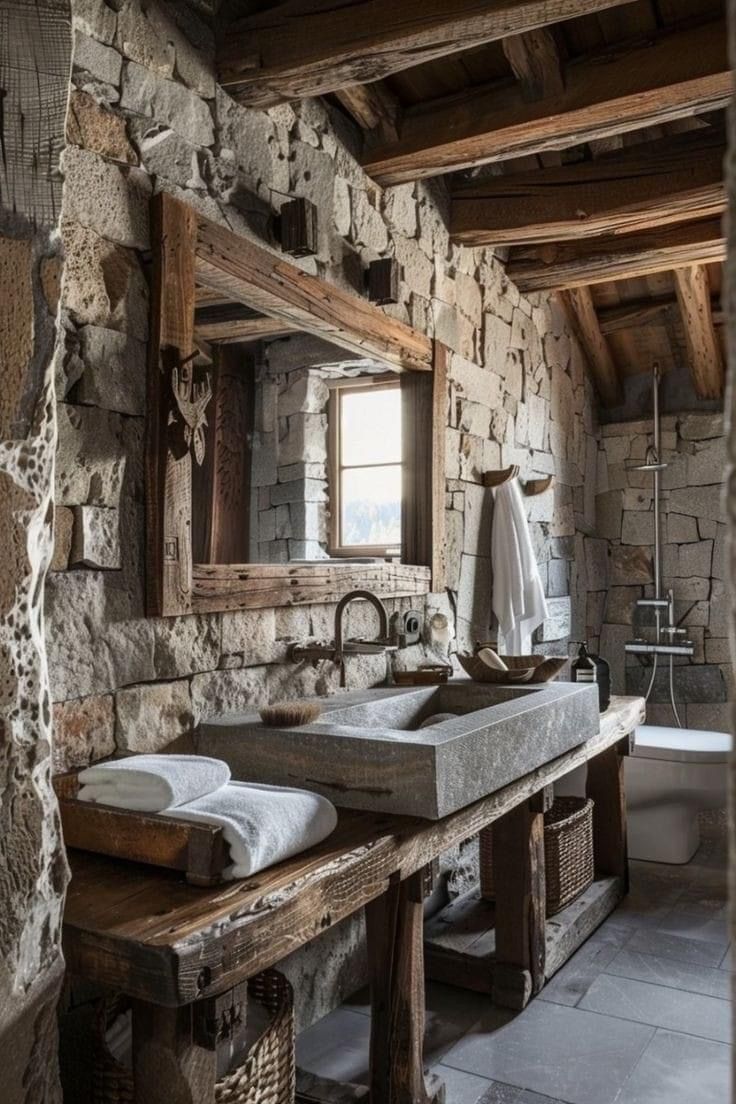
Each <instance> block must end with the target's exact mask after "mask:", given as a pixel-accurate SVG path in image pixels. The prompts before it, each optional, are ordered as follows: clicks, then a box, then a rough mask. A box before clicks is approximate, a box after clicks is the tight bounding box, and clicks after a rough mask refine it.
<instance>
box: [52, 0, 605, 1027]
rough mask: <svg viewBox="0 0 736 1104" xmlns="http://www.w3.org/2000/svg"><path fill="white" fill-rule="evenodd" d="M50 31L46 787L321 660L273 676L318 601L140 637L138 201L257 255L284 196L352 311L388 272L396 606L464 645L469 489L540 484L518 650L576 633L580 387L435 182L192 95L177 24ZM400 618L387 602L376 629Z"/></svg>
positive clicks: (298, 121)
mask: <svg viewBox="0 0 736 1104" xmlns="http://www.w3.org/2000/svg"><path fill="white" fill-rule="evenodd" d="M74 12H75V28H76V32H75V47H74V49H75V52H74V68H73V73H72V84H73V88H72V93H71V105H70V116H69V126H68V134H67V139H68V144H67V148H66V150H65V153H64V170H65V181H66V183H65V194H64V206H63V214H62V223H61V229H62V235H63V239H64V243H65V248H66V252H67V257H68V261H67V265H66V269H65V278H64V284H63V289H62V307H63V316H62V324H63V327H64V336H65V357H64V360H63V363H62V364H61V365H60V370H59V373H58V377H57V387H58V399H59V405H58V423H59V447H58V452H57V472H56V502H57V507H56V527H57V547H56V553H55V558H54V565H53V567H54V571H53V572H52V574H51V576H50V578H49V582H48V585H47V590H46V613H47V625H48V646H49V670H50V676H51V685H52V692H53V698H54V702H55V705H54V719H55V725H56V734H55V741H54V758H55V764H56V767H57V769H64V768H66V767H71V766H79V765H82V764H86V763H88V762H90V761H94V760H98V759H101V758H103V757H105V756H109V755H111V754H113V753H115V752H116V751H118V752H128V751H149V750H155V749H158V748H161V747H163V746H165V745H167V744H169V743H170V742H171V741H173V740H176V739H179V738H181V737H185V736H186V734H187V733H189V732H190V731H191V730H192V727H193V726H195V725H196V724H197V723H198V721H199V720H200V718H201V717H202V716H204V715H206V714H209V713H216V712H218V711H224V710H233V709H243V708H254V707H256V706H257V705H258V704H260V703H262V702H264V701H267V700H273V699H275V698H278V697H279V696H282V695H283V696H289V697H293V696H296V695H299V694H312V693H317V694H324V693H327V692H329V691H332V690H335V689H337V687H338V679H339V674H338V671H337V669H336V668H335V667H334V666H332V665H331V664H322V665H317V666H313V665H311V664H303V665H300V666H294V665H291V664H286V663H285V662H284V660H285V656H286V650H287V645H288V643H289V642H290V641H291V640H294V639H302V640H303V639H306V638H309V637H321V638H323V639H324V638H330V637H331V636H332V632H333V621H334V611H335V607H334V605H315V606H309V607H304V608H298V609H291V608H280V609H264V610H258V611H253V612H248V613H228V614H222V615H219V614H215V615H212V616H208V617H186V618H168V619H155V618H146V617H144V600H143V598H144V582H145V581H144V575H143V562H144V561H143V547H144V532H143V517H144V492H143V416H144V398H143V397H144V393H145V387H144V383H145V371H146V367H145V365H146V340H147V336H148V286H147V280H146V269H145V262H146V253H147V251H148V249H149V247H150V240H149V223H148V204H149V199H150V196H151V194H152V193H153V192H155V191H158V190H162V189H163V190H166V191H169V192H171V193H172V194H174V195H175V196H177V197H179V198H181V199H185V200H186V201H187V202H189V203H191V204H193V205H194V206H196V207H197V208H198V209H199V210H201V211H202V212H203V213H205V214H206V215H207V216H208V217H209V218H212V219H214V220H215V221H217V222H219V223H221V224H223V225H227V226H229V227H231V228H232V229H233V230H234V231H236V232H238V233H241V234H244V235H250V236H255V237H256V238H257V239H258V240H259V241H261V242H265V243H266V244H271V245H272V244H273V242H272V239H271V236H270V235H271V226H272V218H273V214H274V213H275V212H276V211H277V210H278V207H279V205H280V203H281V202H283V198H284V196H283V193H285V192H289V193H292V194H297V195H304V196H307V197H308V198H310V199H311V200H312V201H313V202H314V203H316V205H317V207H318V209H319V213H320V219H319V223H320V239H319V252H318V253H317V255H316V256H315V257H313V258H307V259H304V260H303V261H299V262H296V263H299V264H301V265H302V266H303V267H304V268H305V269H306V270H307V271H310V272H313V273H317V274H318V275H320V276H321V277H323V278H324V279H325V280H327V281H330V282H333V283H335V284H338V285H340V286H346V287H351V288H352V289H353V290H355V291H359V290H361V289H362V287H363V271H364V269H365V267H366V265H367V264H368V262H369V261H371V260H373V259H375V258H376V257H379V256H386V255H395V256H396V257H397V258H398V260H399V261H400V263H401V265H402V266H403V271H404V276H403V280H402V283H401V291H400V302H399V303H398V304H397V305H396V306H394V307H390V308H387V309H388V310H389V311H390V313H392V314H394V315H396V316H397V317H399V318H401V319H403V320H405V321H407V322H409V323H410V324H412V325H413V326H415V327H417V328H418V329H420V330H422V331H424V332H426V333H428V334H430V335H433V336H436V337H438V338H439V339H440V340H442V341H443V342H445V344H446V345H447V346H448V347H449V349H450V350H451V356H450V363H449V380H450V382H449V389H448V396H447V431H446V432H447V521H448V536H447V540H448V553H449V555H448V560H449V580H448V582H449V590H448V592H447V593H443V594H434V595H429V596H428V597H427V599H426V602H423V603H420V605H421V606H422V608H424V609H425V610H426V611H427V613H432V612H434V611H437V610H441V611H442V612H444V613H446V614H447V615H448V616H449V617H450V618H451V619H452V618H454V619H455V622H456V626H457V634H458V638H459V640H460V643H461V645H465V646H467V645H469V644H470V643H471V642H472V641H473V640H474V639H476V638H478V637H487V636H488V634H489V625H490V606H491V564H490V526H491V515H492V494H491V492H490V491H488V490H485V489H484V488H483V487H482V485H481V478H482V473H483V471H484V470H486V469H489V468H497V467H500V466H501V465H506V464H509V463H518V464H519V465H520V466H521V470H522V473H523V475H524V476H525V477H532V476H535V475H537V476H539V475H544V474H547V473H552V474H554V476H555V482H554V488H553V489H552V490H551V491H549V492H548V493H547V494H545V495H543V496H539V497H538V498H535V499H529V500H528V506H529V510H530V516H531V518H532V533H533V539H534V543H535V547H536V549H537V554H538V557H539V560H540V563H541V567H542V572H543V576H544V579H545V582H546V585H547V587H548V590H549V593H550V595H551V596H552V597H553V599H554V601H553V604H552V606H553V613H554V616H553V617H552V618H551V619H550V622H549V624H548V625H547V626H545V630H544V631H543V632H542V633H541V634H540V637H541V640H540V643H539V645H538V647H539V648H540V649H543V650H548V651H556V652H559V651H561V650H562V651H564V650H566V647H567V643H566V637H567V635H568V634H572V635H573V636H580V634H581V633H582V632H583V631H584V627H585V617H586V596H587V582H586V579H587V575H586V568H585V556H584V546H583V543H582V542H583V536H582V533H583V530H586V529H587V530H588V531H590V529H591V526H592V520H593V516H594V507H595V501H594V489H595V488H594V480H593V479H592V478H590V476H591V473H592V472H594V470H595V460H596V451H597V442H596V425H595V417H594V403H593V393H592V388H591V385H590V383H589V381H588V379H587V377H586V373H585V369H584V363H583V359H582V355H581V353H580V350H579V348H578V346H577V345H576V343H575V341H574V339H573V338H572V336H571V332H570V329H569V327H568V324H567V320H566V318H565V316H564V315H563V313H562V311H561V309H560V307H559V305H558V304H557V302H556V301H553V300H551V299H550V300H547V299H545V298H543V297H541V296H540V297H535V298H524V297H522V296H520V294H519V292H518V290H517V288H516V287H515V286H514V285H513V284H512V283H510V282H509V281H508V280H507V279H506V277H505V275H504V267H503V263H502V261H501V259H499V258H498V257H496V256H494V255H493V253H492V252H490V251H481V250H478V251H474V250H469V249H465V248H459V247H456V246H454V245H452V244H451V243H450V242H449V239H448V234H447V229H446V224H447V218H446V215H447V198H446V194H445V192H444V190H443V187H442V185H441V184H426V183H419V184H416V185H406V186H402V187H397V188H393V189H390V190H386V191H382V190H381V189H379V188H377V187H376V185H375V184H373V183H372V182H371V181H370V180H369V179H368V178H367V177H366V176H365V174H364V173H363V172H362V170H361V168H360V166H359V164H358V161H357V159H356V156H355V153H356V135H355V132H354V131H353V130H352V129H351V126H350V125H349V124H348V123H347V122H346V121H345V119H344V118H343V117H341V116H340V115H339V114H337V113H334V114H333V113H331V112H330V111H329V110H328V109H327V108H326V107H325V106H324V105H323V104H322V103H321V102H317V101H311V100H308V101H305V102H303V103H301V104H298V105H294V106H293V107H292V106H283V107H279V108H275V109H272V110H270V111H267V112H257V111H252V110H247V109H244V108H242V107H239V106H238V105H236V104H235V103H234V102H233V101H232V100H230V99H229V98H228V97H227V96H226V95H224V94H223V93H222V92H221V91H220V90H219V89H218V88H216V86H215V83H214V80H213V76H212V72H213V67H212V36H211V32H210V30H209V28H208V26H207V25H206V24H205V23H203V22H202V21H201V19H200V17H199V16H198V15H197V14H196V12H195V10H194V8H193V7H192V6H189V5H187V4H184V3H180V2H177V3H168V4H167V3H164V2H163V0H151V2H147V3H142V2H141V0H114V2H113V0H110V3H105V2H103V0H97V2H92V0H75V3H74ZM416 604H417V600H416V599H413V600H411V602H410V601H409V600H406V601H393V602H389V603H388V605H389V608H390V612H393V611H395V610H397V609H406V608H410V606H415V605H416ZM374 616H375V615H374V614H373V612H372V611H371V610H369V609H361V608H360V607H358V608H354V610H353V612H352V614H351V617H352V620H351V624H350V626H349V631H350V632H351V633H354V634H358V635H362V634H365V633H372V632H373V631H374V630H375V625H374V621H373V618H374ZM558 638H559V639H558ZM419 653H422V649H421V648H420V649H419ZM417 658H418V655H417V651H416V650H415V651H413V652H411V654H409V652H407V653H401V654H400V655H399V657H398V658H397V662H398V663H400V664H409V663H416V660H417ZM384 676H385V660H384V658H383V657H361V658H360V659H358V658H355V659H351V660H348V665H347V682H348V686H349V687H358V686H366V685H373V684H376V683H379V682H380V681H382V680H383V678H384ZM449 868H450V870H449V885H450V887H451V888H452V887H453V886H460V885H464V884H465V883H466V879H467V877H472V868H473V864H472V862H471V860H470V858H469V856H468V853H467V852H466V853H465V854H464V855H455V856H454V857H452V858H451V859H450V861H449ZM361 945H362V944H361V929H360V923H359V921H355V922H353V923H351V924H349V925H347V926H343V927H341V928H340V929H339V930H338V931H337V932H334V933H327V934H326V935H325V936H324V937H323V939H322V941H321V943H320V946H319V947H318V948H316V949H315V950H314V951H313V952H312V957H310V958H308V959H306V960H305V959H304V958H303V957H302V958H299V957H297V959H295V960H294V961H293V962H292V963H290V965H289V971H290V975H291V976H292V977H293V978H294V979H295V980H298V981H299V982H300V985H299V990H300V1012H301V1015H302V1017H303V1020H302V1022H307V1021H308V1020H309V1019H313V1018H315V1017H316V1016H318V1015H320V1014H322V1013H323V1012H324V1011H326V1010H327V1008H329V1007H330V1005H331V1003H332V1002H334V1001H337V1000H339V999H340V997H341V996H342V995H344V994H346V993H348V992H350V990H351V989H353V988H355V986H356V983H357V982H358V981H359V980H360V978H361V976H362V962H363V958H362V955H361V952H360V948H361ZM315 956H316V957H315ZM315 977H319V978H320V980H321V984H320V986H319V987H318V988H317V989H316V990H315V986H314V978H315ZM310 978H311V979H312V980H311V984H310ZM305 994H306V998H305Z"/></svg>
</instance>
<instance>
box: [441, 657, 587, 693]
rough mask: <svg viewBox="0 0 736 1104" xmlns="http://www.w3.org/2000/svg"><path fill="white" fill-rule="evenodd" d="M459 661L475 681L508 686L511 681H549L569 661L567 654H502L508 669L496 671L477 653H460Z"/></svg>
mask: <svg viewBox="0 0 736 1104" xmlns="http://www.w3.org/2000/svg"><path fill="white" fill-rule="evenodd" d="M457 658H458V662H459V663H460V664H461V666H462V667H463V669H464V670H465V672H466V673H467V674H468V675H470V677H471V678H472V679H473V680H474V681H475V682H489V683H495V684H496V685H497V686H504V685H505V686H508V685H509V684H510V683H521V682H531V683H540V682H549V681H550V679H553V678H554V677H555V675H557V674H558V673H559V672H560V671H561V670H562V668H563V667H564V666H565V664H566V663H567V656H541V655H528V656H508V655H505V656H501V659H502V660H503V661H504V663H505V664H506V666H507V667H508V671H496V670H494V669H493V668H492V667H489V666H488V664H487V663H484V662H483V660H482V659H480V658H479V657H478V656H477V655H472V656H470V655H460V653H458V657H457Z"/></svg>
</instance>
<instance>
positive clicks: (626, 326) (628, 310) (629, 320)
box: [598, 298, 677, 337]
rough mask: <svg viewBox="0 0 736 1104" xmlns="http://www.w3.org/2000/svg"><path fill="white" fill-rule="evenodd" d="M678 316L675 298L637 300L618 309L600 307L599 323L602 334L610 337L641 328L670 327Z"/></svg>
mask: <svg viewBox="0 0 736 1104" xmlns="http://www.w3.org/2000/svg"><path fill="white" fill-rule="evenodd" d="M676 314H677V301H676V299H674V298H662V299H637V300H636V301H634V302H632V303H622V304H621V305H620V306H618V307H598V322H599V324H600V327H601V333H602V334H605V335H606V337H608V335H609V334H615V333H621V332H622V331H623V330H631V329H636V328H637V327H639V326H665V325H668V324H669V323H671V322H672V321H673V318H674V317H675V316H676Z"/></svg>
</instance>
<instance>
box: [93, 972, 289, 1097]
mask: <svg viewBox="0 0 736 1104" xmlns="http://www.w3.org/2000/svg"><path fill="white" fill-rule="evenodd" d="M248 997H249V999H250V1000H254V1001H257V1002H258V1003H259V1004H261V1005H262V1006H263V1007H264V1008H265V1009H266V1010H267V1011H268V1013H269V1015H270V1017H271V1022H270V1024H269V1025H268V1027H267V1028H266V1029H265V1031H264V1032H263V1033H262V1034H261V1035H260V1037H259V1038H258V1039H257V1040H256V1041H255V1043H254V1044H253V1046H252V1047H251V1048H250V1051H249V1052H248V1056H247V1058H246V1059H245V1061H244V1062H243V1063H242V1065H240V1066H237V1067H236V1068H235V1069H233V1070H230V1071H229V1072H228V1073H227V1074H225V1076H224V1077H221V1078H219V1079H218V1081H217V1085H216V1087H215V1100H216V1101H217V1104H292V1101H293V1100H294V1092H295V1077H296V1073H295V1062H294V998H293V993H292V989H291V986H290V985H289V982H288V981H287V980H286V978H285V977H283V975H282V974H279V973H278V972H277V971H276V970H266V971H264V972H263V973H262V974H258V975H257V976H256V977H254V978H251V980H250V981H249V982H248ZM128 1008H129V1004H128V1002H127V1000H126V999H125V998H124V997H113V998H111V999H109V1000H103V1001H100V1003H99V1007H98V1011H97V1020H96V1028H95V1040H94V1077H93V1094H94V1095H93V1104H134V1095H133V1073H132V1071H131V1070H130V1069H129V1068H128V1067H127V1066H126V1065H123V1063H121V1062H118V1061H117V1059H116V1058H115V1057H114V1056H113V1055H112V1054H111V1053H110V1050H109V1049H108V1046H107V1031H108V1029H109V1027H110V1025H111V1024H112V1023H113V1022H114V1020H115V1019H116V1018H117V1017H118V1016H119V1015H121V1014H123V1013H125V1012H126V1011H127V1010H128Z"/></svg>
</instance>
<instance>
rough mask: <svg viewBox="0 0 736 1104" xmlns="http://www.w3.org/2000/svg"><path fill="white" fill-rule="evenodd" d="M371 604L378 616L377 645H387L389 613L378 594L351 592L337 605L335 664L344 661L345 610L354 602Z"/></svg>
mask: <svg viewBox="0 0 736 1104" xmlns="http://www.w3.org/2000/svg"><path fill="white" fill-rule="evenodd" d="M359 601H363V602H370V604H371V605H372V606H373V608H374V610H375V611H376V613H377V614H378V638H377V641H376V643H381V644H383V645H385V644H386V643H387V641H388V612H387V610H386V607H385V606H384V604H383V602H382V601H381V599H380V598H379V597H378V595H377V594H373V593H372V592H371V591H370V590H350V591H348V593H347V594H345V595H344V596H343V597H342V598H341V599H340V601H339V602H338V604H337V609H336V610H335V662H336V663H342V662H343V659H344V648H345V644H344V624H343V623H344V620H345V610H346V609H347V608H348V606H349V605H350V604H351V603H352V602H359Z"/></svg>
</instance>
